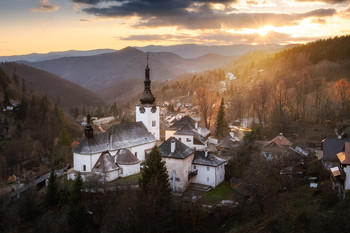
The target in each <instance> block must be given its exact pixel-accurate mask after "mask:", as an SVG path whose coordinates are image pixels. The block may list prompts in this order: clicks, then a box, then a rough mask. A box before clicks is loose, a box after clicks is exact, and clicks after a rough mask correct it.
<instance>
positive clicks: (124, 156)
mask: <svg viewBox="0 0 350 233" xmlns="http://www.w3.org/2000/svg"><path fill="white" fill-rule="evenodd" d="M115 156H116V163H117V164H119V165H131V164H136V163H139V162H140V160H138V159H137V158H136V156H135V155H133V153H131V151H130V150H128V149H120V150H119V151H118V152H117V153H116V154H115Z"/></svg>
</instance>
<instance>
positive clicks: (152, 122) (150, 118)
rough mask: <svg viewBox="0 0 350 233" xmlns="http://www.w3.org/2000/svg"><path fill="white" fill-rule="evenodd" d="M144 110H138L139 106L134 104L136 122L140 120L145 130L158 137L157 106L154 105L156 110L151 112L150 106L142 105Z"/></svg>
mask: <svg viewBox="0 0 350 233" xmlns="http://www.w3.org/2000/svg"><path fill="white" fill-rule="evenodd" d="M144 108H145V112H144V113H141V112H140V106H136V122H139V121H141V122H142V123H143V124H144V125H145V126H146V128H147V130H148V131H149V132H150V133H152V134H153V136H154V137H155V138H156V139H157V140H159V139H160V125H159V124H160V122H159V106H156V108H157V110H156V112H152V111H151V109H152V107H151V106H144Z"/></svg>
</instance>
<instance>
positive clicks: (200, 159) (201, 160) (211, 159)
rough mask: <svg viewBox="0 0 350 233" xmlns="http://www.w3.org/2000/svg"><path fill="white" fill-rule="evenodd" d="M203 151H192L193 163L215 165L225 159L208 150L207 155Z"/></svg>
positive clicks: (223, 161)
mask: <svg viewBox="0 0 350 233" xmlns="http://www.w3.org/2000/svg"><path fill="white" fill-rule="evenodd" d="M205 153H206V152H205V151H196V152H195V153H194V160H193V162H192V163H193V164H199V165H206V166H213V167H217V166H219V165H221V164H222V163H225V162H226V160H224V159H221V158H219V157H217V156H215V155H213V154H211V153H209V152H207V156H205Z"/></svg>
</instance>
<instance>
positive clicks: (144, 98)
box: [140, 54, 156, 104]
mask: <svg viewBox="0 0 350 233" xmlns="http://www.w3.org/2000/svg"><path fill="white" fill-rule="evenodd" d="M149 72H150V69H149V67H148V54H147V67H146V69H145V81H144V90H143V93H142V95H141V97H140V102H141V104H154V101H156V98H154V96H153V94H152V91H151V80H150V78H149Z"/></svg>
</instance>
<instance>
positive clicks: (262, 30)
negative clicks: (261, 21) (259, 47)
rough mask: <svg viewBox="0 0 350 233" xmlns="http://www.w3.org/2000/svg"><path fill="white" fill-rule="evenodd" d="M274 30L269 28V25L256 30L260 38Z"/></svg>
mask: <svg viewBox="0 0 350 233" xmlns="http://www.w3.org/2000/svg"><path fill="white" fill-rule="evenodd" d="M272 30H273V27H272V26H269V25H266V26H264V27H261V28H257V29H256V32H257V33H258V34H260V36H263V37H264V36H266V35H267V34H268V33H269V32H270V31H272Z"/></svg>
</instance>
